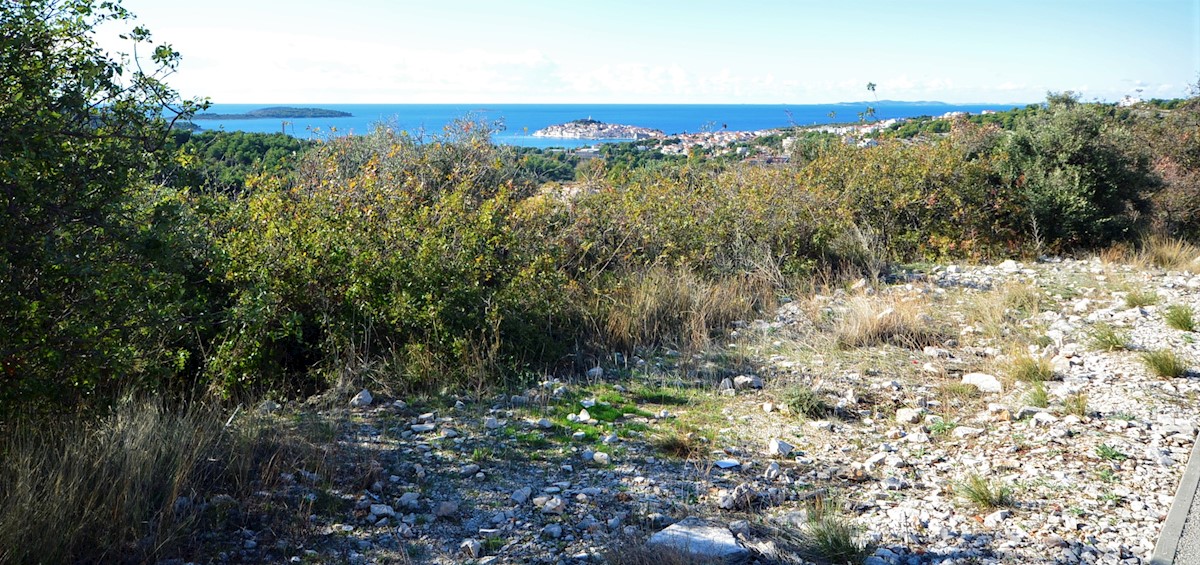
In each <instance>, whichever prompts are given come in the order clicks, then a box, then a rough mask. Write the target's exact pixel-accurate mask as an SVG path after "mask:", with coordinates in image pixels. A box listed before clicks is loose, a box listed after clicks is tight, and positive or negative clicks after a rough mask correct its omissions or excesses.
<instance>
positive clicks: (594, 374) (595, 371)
mask: <svg viewBox="0 0 1200 565" xmlns="http://www.w3.org/2000/svg"><path fill="white" fill-rule="evenodd" d="M587 376H588V378H590V379H598V378H600V377H603V376H604V368H603V367H592V368H591V369H588V370H587Z"/></svg>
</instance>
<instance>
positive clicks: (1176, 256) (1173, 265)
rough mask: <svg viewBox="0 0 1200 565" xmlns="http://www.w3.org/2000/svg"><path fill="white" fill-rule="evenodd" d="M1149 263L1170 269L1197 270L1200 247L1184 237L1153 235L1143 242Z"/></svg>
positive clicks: (1143, 250)
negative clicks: (1174, 237)
mask: <svg viewBox="0 0 1200 565" xmlns="http://www.w3.org/2000/svg"><path fill="white" fill-rule="evenodd" d="M1142 257H1144V259H1145V261H1146V262H1147V263H1150V264H1151V265H1154V266H1156V267H1162V268H1164V269H1170V270H1177V271H1183V270H1196V269H1197V267H1200V247H1196V246H1195V245H1192V244H1191V243H1188V242H1186V241H1184V240H1182V239H1172V238H1169V237H1161V236H1152V237H1150V238H1148V239H1147V240H1146V241H1145V242H1143V243H1142Z"/></svg>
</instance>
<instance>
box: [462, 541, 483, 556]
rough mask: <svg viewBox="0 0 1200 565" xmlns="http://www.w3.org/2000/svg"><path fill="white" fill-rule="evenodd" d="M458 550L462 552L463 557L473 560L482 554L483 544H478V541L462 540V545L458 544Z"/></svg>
mask: <svg viewBox="0 0 1200 565" xmlns="http://www.w3.org/2000/svg"><path fill="white" fill-rule="evenodd" d="M458 549H459V550H461V551H462V553H463V555H466V556H467V557H470V558H472V559H475V558H477V557H479V556H480V555H481V554H483V544H482V543H480V541H479V540H475V539H468V540H463V542H462V543H460V544H458Z"/></svg>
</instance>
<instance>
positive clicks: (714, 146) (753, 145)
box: [533, 110, 995, 161]
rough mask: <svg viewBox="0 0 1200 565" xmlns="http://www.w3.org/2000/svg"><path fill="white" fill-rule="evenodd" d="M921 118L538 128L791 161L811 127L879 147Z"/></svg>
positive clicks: (662, 148)
mask: <svg viewBox="0 0 1200 565" xmlns="http://www.w3.org/2000/svg"><path fill="white" fill-rule="evenodd" d="M994 113H995V112H993V111H990V110H984V111H983V112H981V114H983V115H987V114H994ZM968 116H970V114H969V113H967V112H947V113H945V114H942V115H940V116H934V117H932V119H935V120H948V121H952V120H955V119H964V118H967V117H968ZM919 119H921V118H890V119H885V120H877V121H872V122H859V123H846V124H828V125H818V126H808V127H800V128H772V129H760V130H749V131H738V130H730V129H727V128H725V127H722V128H720V129H705V130H704V131H699V132H693V133H688V132H682V133H673V134H667V133H664V132H663V131H661V130H657V129H650V128H644V127H640V126H634V125H627V124H608V123H604V122H600V121H597V120H593V119H591V118H586V119H580V120H574V121H570V122H566V123H563V124H555V125H552V126H548V127H546V128H543V129H540V130H538V131H536V132H534V133H533V136H534V137H543V138H561V139H595V140H598V141H603V142H614V141H622V142H633V141H645V140H651V141H652V142H653V143H651V144H648V145H644V146H643V147H646V148H647V149H655V150H657V151H659V152H660V153H662V154H663V155H678V156H687V155H691V154H692V153H693V152H694V151H701V152H703V153H704V154H705V155H708V156H711V157H719V156H725V155H730V154H733V155H736V156H738V157H741V158H743V159H746V160H755V159H766V160H769V161H786V160H787V159H788V157H789V155H790V153H791V148H792V146H793V145H794V143H795V141H796V137H795V135H802V134H805V133H824V134H830V135H835V136H837V137H839V138H841V139H842V141H843V142H844V143H846V144H848V145H856V146H858V147H873V146H875V145H877V144H878V141H877V139H876V138H875V137H874V136H876V135H877V134H879V133H880V132H883V131H885V130H889V129H895V128H896V127H898V126H900V125H902V124H905V123H907V122H909V121H913V120H919ZM771 136H783V137H782V140H781V141H782V142H781V143H780V144H779V146H778V147H774V146H768V145H765V144H762V143H761V141H762V140H763V139H764V138H768V137H771ZM571 152H572V153H573V154H575V155H576V156H578V157H581V158H585V159H586V158H591V157H595V156H598V155H599V154H600V147H599V145H596V146H590V147H581V148H577V149H574V150H572V151H571Z"/></svg>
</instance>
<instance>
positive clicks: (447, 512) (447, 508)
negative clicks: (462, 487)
mask: <svg viewBox="0 0 1200 565" xmlns="http://www.w3.org/2000/svg"><path fill="white" fill-rule="evenodd" d="M455 512H458V503H457V502H454V501H450V500H447V501H445V502H442V503H441V504H438V506H437V510H434V512H433V515H434V516H437V517H438V518H447V517H450V516H453V515H454V513H455Z"/></svg>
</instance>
